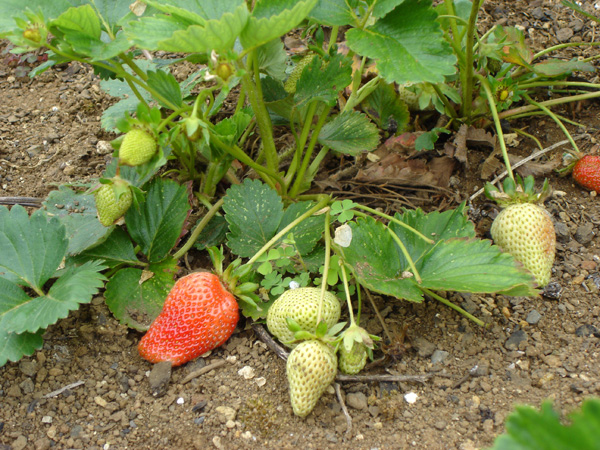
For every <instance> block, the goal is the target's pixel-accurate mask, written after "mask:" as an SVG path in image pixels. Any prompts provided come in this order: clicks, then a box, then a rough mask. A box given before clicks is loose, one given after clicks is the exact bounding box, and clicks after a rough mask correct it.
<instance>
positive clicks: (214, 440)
mask: <svg viewBox="0 0 600 450" xmlns="http://www.w3.org/2000/svg"><path fill="white" fill-rule="evenodd" d="M212 443H213V445H214V446H215V447H216V448H217V449H219V450H224V449H225V446H224V445H223V443H222V442H221V438H220V437H219V436H215V437H213V438H212Z"/></svg>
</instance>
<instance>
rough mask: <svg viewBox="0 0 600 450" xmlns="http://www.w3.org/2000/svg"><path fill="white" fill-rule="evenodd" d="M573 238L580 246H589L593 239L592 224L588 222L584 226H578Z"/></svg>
mask: <svg viewBox="0 0 600 450" xmlns="http://www.w3.org/2000/svg"><path fill="white" fill-rule="evenodd" d="M574 237H575V240H576V241H577V242H579V243H580V244H581V245H587V244H589V243H590V242H592V239H594V224H592V223H590V222H588V223H586V224H584V225H579V226H578V227H577V231H576V232H575V235H574Z"/></svg>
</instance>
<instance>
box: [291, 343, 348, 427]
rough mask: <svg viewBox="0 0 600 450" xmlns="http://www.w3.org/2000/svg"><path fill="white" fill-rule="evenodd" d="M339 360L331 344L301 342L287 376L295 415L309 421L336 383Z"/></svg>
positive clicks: (292, 355)
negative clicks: (307, 417) (306, 418)
mask: <svg viewBox="0 0 600 450" xmlns="http://www.w3.org/2000/svg"><path fill="white" fill-rule="evenodd" d="M336 373H337V357H336V356H335V352H334V351H333V349H332V348H331V346H330V345H329V344H326V343H325V342H323V341H320V340H317V339H312V340H308V341H302V342H301V343H300V344H298V345H297V346H296V348H294V349H293V350H292V351H291V352H290V355H289V357H288V360H287V363H286V374H287V379H288V384H289V388H290V402H291V404H292V409H293V410H294V414H296V415H297V416H300V417H306V416H307V415H308V414H309V413H310V412H311V411H312V410H313V409H314V407H315V405H316V404H317V402H318V401H319V398H321V395H323V392H325V390H326V389H327V387H328V386H329V385H330V384H331V383H332V382H333V380H334V379H335V375H336Z"/></svg>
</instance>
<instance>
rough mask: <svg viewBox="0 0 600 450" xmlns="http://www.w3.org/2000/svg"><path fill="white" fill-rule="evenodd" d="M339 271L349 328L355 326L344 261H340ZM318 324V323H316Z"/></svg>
mask: <svg viewBox="0 0 600 450" xmlns="http://www.w3.org/2000/svg"><path fill="white" fill-rule="evenodd" d="M340 271H341V272H342V282H343V283H344V292H345V293H346V303H347V304H348V315H349V316H350V326H353V325H356V322H355V321H354V312H353V311H352V301H351V300H350V289H348V276H347V275H346V268H345V267H344V260H343V259H340ZM317 323H319V322H317Z"/></svg>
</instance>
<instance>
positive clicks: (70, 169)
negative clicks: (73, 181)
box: [63, 166, 77, 176]
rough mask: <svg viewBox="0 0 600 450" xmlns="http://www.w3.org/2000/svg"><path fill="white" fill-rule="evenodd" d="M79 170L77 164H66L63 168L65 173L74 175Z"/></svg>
mask: <svg viewBox="0 0 600 450" xmlns="http://www.w3.org/2000/svg"><path fill="white" fill-rule="evenodd" d="M76 170H77V167H76V166H65V168H64V169H63V173H64V174H65V175H68V176H70V175H73V174H74V173H75V171H76Z"/></svg>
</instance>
